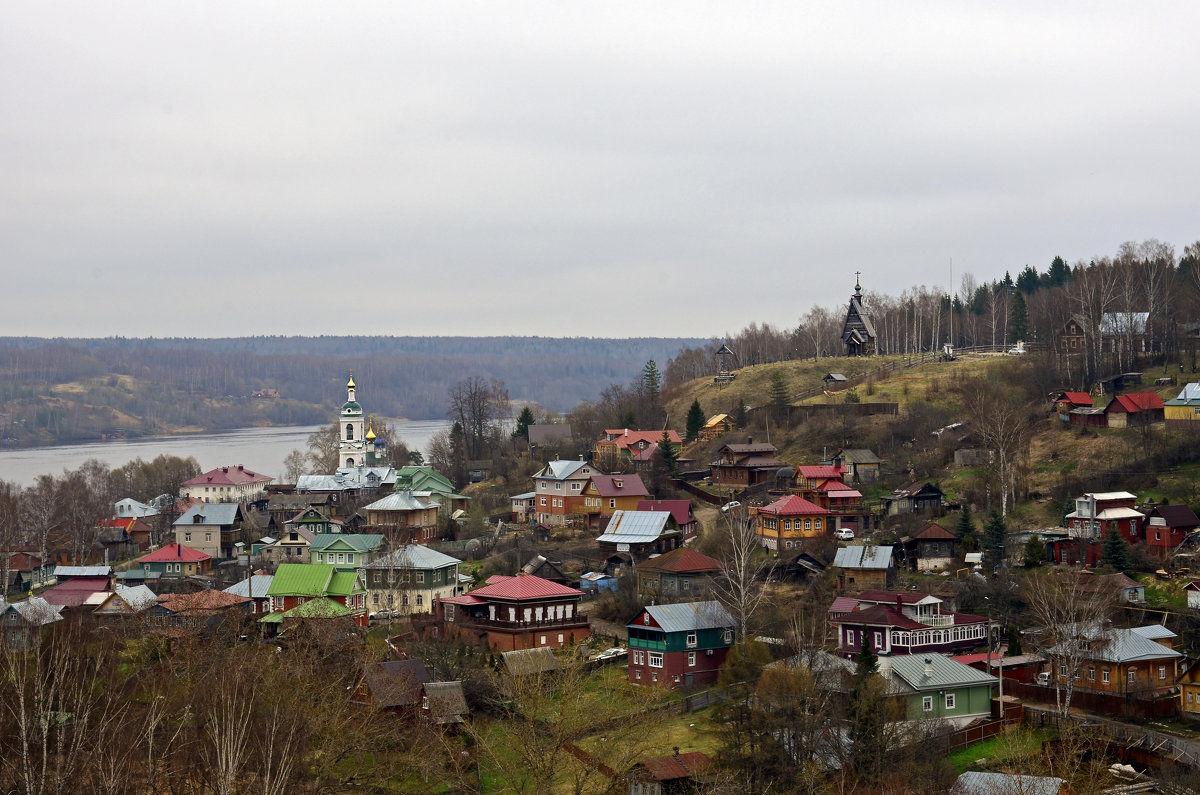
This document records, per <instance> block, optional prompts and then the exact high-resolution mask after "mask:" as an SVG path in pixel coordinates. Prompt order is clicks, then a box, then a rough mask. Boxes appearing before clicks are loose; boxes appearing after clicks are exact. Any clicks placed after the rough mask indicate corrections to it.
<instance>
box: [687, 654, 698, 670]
mask: <svg viewBox="0 0 1200 795" xmlns="http://www.w3.org/2000/svg"><path fill="white" fill-rule="evenodd" d="M695 664H696V652H694V651H689V652H688V667H689V668H690V667H691V666H693V665H695Z"/></svg>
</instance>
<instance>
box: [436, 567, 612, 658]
mask: <svg viewBox="0 0 1200 795" xmlns="http://www.w3.org/2000/svg"><path fill="white" fill-rule="evenodd" d="M582 598H583V592H582V591H580V590H579V589H578V588H570V587H568V586H566V585H559V584H558V583H555V582H550V581H549V580H543V579H542V578H541V577H534V576H531V575H528V574H518V575H517V576H516V577H504V576H500V575H495V576H493V577H490V578H488V584H487V585H485V586H484V587H482V588H476V589H475V590H474V591H470V592H468V593H465V594H463V595H461V596H455V597H452V598H449V599H441V600H439V601H438V602H437V605H436V606H435V609H434V616H433V618H432V620H431V621H430V622H426V623H425V624H422V625H421V627H420V631H421V632H428V631H429V629H430V628H431V627H433V626H436V627H437V628H438V629H439V631H440V632H442V633H443V634H445V635H448V636H450V637H459V638H463V639H466V640H472V641H475V642H477V643H479V644H481V645H483V646H486V647H488V648H492V649H499V650H504V651H512V650H515V649H532V648H538V647H542V646H551V647H559V646H566V645H567V644H569V643H576V642H578V641H581V640H583V639H584V638H586V637H587V636H588V634H590V633H591V626H590V625H589V623H588V619H587V616H585V615H583V614H581V613H580V612H579V606H580V603H581V600H582ZM415 623H419V622H415Z"/></svg>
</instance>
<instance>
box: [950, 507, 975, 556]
mask: <svg viewBox="0 0 1200 795" xmlns="http://www.w3.org/2000/svg"><path fill="white" fill-rule="evenodd" d="M954 530H955V532H956V533H958V540H959V541H961V542H962V545H963V549H965V550H966V551H967V552H974V551H975V544H976V542H975V520H974V519H972V518H971V507H970V506H969V505H963V507H962V513H961V514H959V516H958V524H956V525H955V526H954Z"/></svg>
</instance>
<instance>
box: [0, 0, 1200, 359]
mask: <svg viewBox="0 0 1200 795" xmlns="http://www.w3.org/2000/svg"><path fill="white" fill-rule="evenodd" d="M0 10H2V19H3V22H2V23H0V210H2V211H0V262H2V264H3V290H2V291H0V293H2V294H3V295H4V298H5V300H4V304H3V311H2V312H0V334H2V335H38V336H108V335H114V334H119V335H125V336H151V335H153V336H182V335H186V336H237V335H245V334H341V333H352V334H397V335H410V334H411V335H453V334H466V335H493V334H537V335H544V336H563V335H570V336H577V335H578V336H640V335H665V336H675V335H689V336H690V335H695V336H710V335H719V334H721V333H723V332H724V331H726V330H728V331H735V330H737V329H738V328H741V327H742V326H743V325H745V324H746V323H748V322H750V321H752V320H755V321H758V322H764V321H766V322H771V323H775V324H777V325H782V326H793V325H795V324H796V322H797V320H798V319H799V317H800V316H801V315H802V314H803V313H804V312H805V311H807V310H808V308H809V307H811V306H812V305H813V304H814V303H818V304H825V305H832V304H842V303H844V302H845V300H846V299H847V298H848V296H849V294H850V292H852V290H853V285H854V272H855V271H856V270H861V271H862V272H863V277H862V278H863V284H864V287H866V288H867V289H869V290H875V291H880V292H885V293H891V294H898V293H899V292H900V291H901V290H903V289H905V288H907V287H911V286H912V285H915V284H926V285H941V286H943V287H945V286H947V285H948V282H949V279H950V263H951V260H953V263H954V271H955V274H956V277H957V275H959V274H961V273H962V272H964V271H969V272H971V273H974V274H975V275H976V277H977V278H978V279H979V280H980V281H984V280H989V279H992V278H996V277H999V276H1002V275H1003V273H1004V271H1005V270H1006V269H1007V270H1010V271H1012V273H1013V275H1014V276H1015V275H1016V273H1017V271H1019V270H1020V269H1021V268H1023V267H1024V266H1025V265H1026V264H1032V265H1034V266H1035V267H1037V268H1038V269H1039V270H1044V269H1045V268H1046V266H1047V265H1048V264H1049V262H1050V260H1051V259H1052V258H1053V257H1054V256H1055V255H1056V254H1061V255H1062V256H1063V257H1065V258H1066V259H1067V260H1068V261H1075V260H1077V259H1087V258H1091V257H1093V256H1102V255H1111V254H1114V253H1115V251H1116V248H1117V246H1118V245H1119V244H1120V243H1121V242H1122V241H1125V240H1136V241H1140V240H1144V239H1147V238H1158V239H1161V240H1164V241H1166V242H1168V243H1171V244H1173V245H1174V246H1175V247H1176V250H1177V252H1180V251H1182V249H1183V246H1184V245H1186V244H1188V243H1191V242H1193V241H1195V240H1197V239H1198V238H1200V206H1198V205H1200V155H1198V153H1197V150H1198V142H1200V95H1198V86H1200V57H1197V52H1196V44H1195V41H1196V31H1197V30H1200V3H1194V2H1187V3H1182V2H1181V3H1174V4H1167V3H1147V4H1142V3H1103V2H1081V3H1060V2H1055V3H1047V2H1044V0H1039V2H1028V3H1020V2H999V3H997V2H991V3H968V2H958V1H955V2H945V3H922V2H903V3H894V2H888V3H878V4H876V3H852V2H830V3H798V2H786V3H747V2H739V3H732V2H730V3H703V2H696V0H690V1H688V2H680V3H652V2H644V1H641V2H631V3H621V2H603V3H587V4H584V3H576V2H553V3H549V2H548V3H526V2H516V1H514V0H506V1H505V2H483V3H448V2H420V3H405V2H394V1H393V2H380V3H370V2H354V3H334V2H322V3H309V2H281V3H265V2H250V3H244V2H238V3H232V2H228V3H226V2H195V3H175V2H171V3H163V2H159V1H158V0H156V1H155V2H147V3H144V4H133V3H120V2H112V1H111V0H106V2H100V3H97V2H90V1H89V2H80V3H59V2H24V1H23V0H3V2H2V4H0ZM956 280H957V278H956Z"/></svg>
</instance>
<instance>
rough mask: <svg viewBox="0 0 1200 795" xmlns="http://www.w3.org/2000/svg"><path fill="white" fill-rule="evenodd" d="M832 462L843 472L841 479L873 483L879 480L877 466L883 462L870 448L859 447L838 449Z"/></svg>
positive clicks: (851, 481) (850, 481)
mask: <svg viewBox="0 0 1200 795" xmlns="http://www.w3.org/2000/svg"><path fill="white" fill-rule="evenodd" d="M833 463H834V464H835V465H837V466H839V467H841V468H842V471H843V472H844V473H845V475H843V477H842V479H843V480H845V481H847V482H849V483H874V482H876V481H877V480H879V467H880V465H881V464H882V463H883V462H882V461H880V460H879V456H877V455H875V453H874V452H872V451H871V450H864V449H859V448H851V449H842V450H838V451H837V452H836V453H834V455H833Z"/></svg>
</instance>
